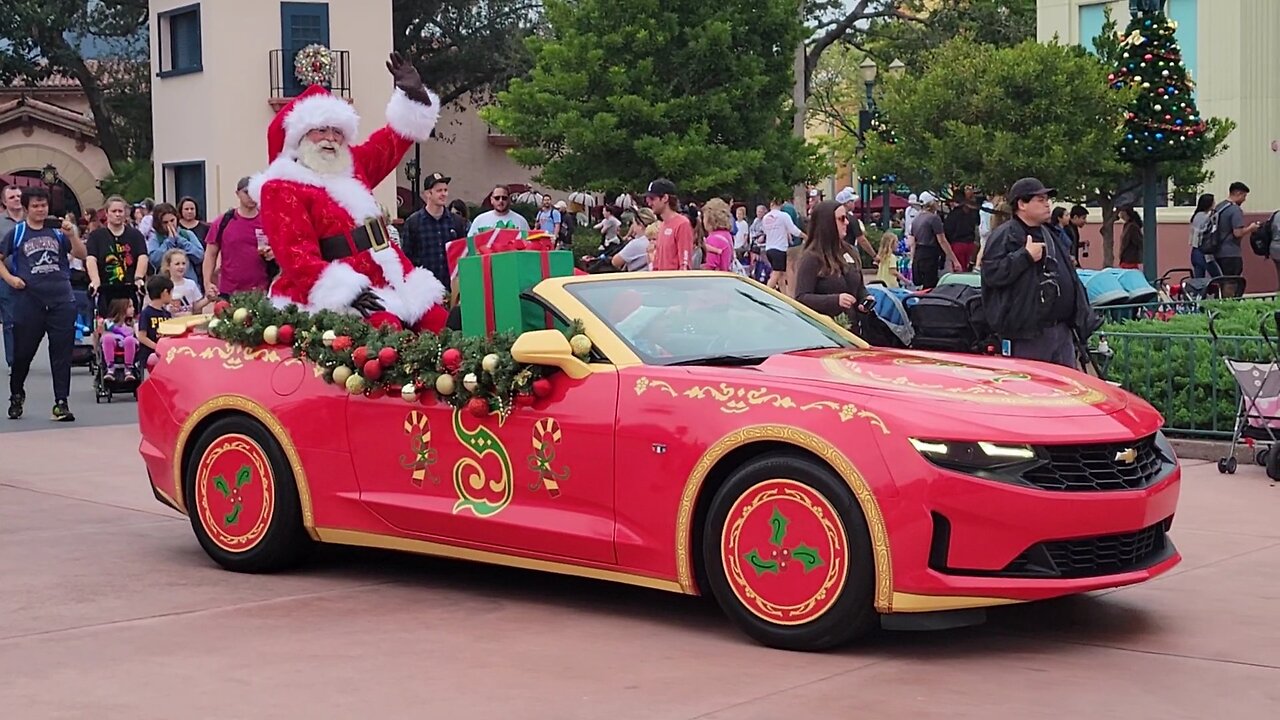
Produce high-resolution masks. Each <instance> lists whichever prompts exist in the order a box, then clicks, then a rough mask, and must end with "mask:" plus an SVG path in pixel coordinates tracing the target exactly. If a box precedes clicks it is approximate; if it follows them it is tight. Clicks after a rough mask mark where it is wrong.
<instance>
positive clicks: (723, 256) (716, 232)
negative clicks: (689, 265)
mask: <svg viewBox="0 0 1280 720" xmlns="http://www.w3.org/2000/svg"><path fill="white" fill-rule="evenodd" d="M731 224H732V223H731V222H730V219H729V204H728V203H726V202H725V201H723V200H721V199H720V198H712V199H711V200H708V201H707V203H706V204H705V205H703V206H702V227H703V228H704V229H705V230H706V239H705V240H703V242H702V246H703V259H702V269H703V270H718V271H720V272H730V271H732V269H733V235H731V234H729V227H730V226H731Z"/></svg>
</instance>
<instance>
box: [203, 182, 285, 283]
mask: <svg viewBox="0 0 1280 720" xmlns="http://www.w3.org/2000/svg"><path fill="white" fill-rule="evenodd" d="M248 188H249V178H247V177H243V178H240V182H238V183H236V198H237V199H238V200H239V201H240V204H239V206H238V207H235V208H232V209H231V210H228V211H226V212H225V213H223V215H222V217H220V218H218V219H217V220H215V221H214V223H213V225H212V226H211V227H210V228H209V234H208V235H207V236H206V237H207V238H208V244H207V245H206V246H205V252H204V292H205V296H206V297H208V298H209V299H210V300H217V299H218V298H219V297H221V298H224V299H225V298H230V297H231V296H232V295H233V294H235V293H238V292H248V291H250V290H261V291H264V292H265V291H266V289H267V285H268V284H269V283H270V281H271V273H270V265H271V264H272V263H273V262H274V261H275V256H274V255H272V254H271V246H270V245H268V244H267V234H266V232H265V231H263V229H262V217H261V216H260V215H259V214H258V203H257V202H255V201H254V199H253V198H252V197H250V195H249V190H248ZM219 259H221V260H222V263H221V266H219V263H218V260H219Z"/></svg>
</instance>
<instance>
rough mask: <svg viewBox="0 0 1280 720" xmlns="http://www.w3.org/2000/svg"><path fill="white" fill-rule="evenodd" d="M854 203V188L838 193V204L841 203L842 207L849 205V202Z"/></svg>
mask: <svg viewBox="0 0 1280 720" xmlns="http://www.w3.org/2000/svg"><path fill="white" fill-rule="evenodd" d="M852 201H853V189H852V188H845V189H843V190H841V191H840V192H838V193H836V202H838V203H840V204H841V205H843V204H845V203H847V202H852Z"/></svg>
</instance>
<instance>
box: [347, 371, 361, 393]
mask: <svg viewBox="0 0 1280 720" xmlns="http://www.w3.org/2000/svg"><path fill="white" fill-rule="evenodd" d="M346 384H347V392H349V393H351V394H352V395H359V394H360V393H362V392H364V378H362V377H360V376H359V375H352V376H351V377H349V378H347V383H346Z"/></svg>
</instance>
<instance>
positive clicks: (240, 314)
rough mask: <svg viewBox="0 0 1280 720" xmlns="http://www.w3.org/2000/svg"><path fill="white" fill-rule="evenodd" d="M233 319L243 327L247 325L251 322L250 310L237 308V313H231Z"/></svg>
mask: <svg viewBox="0 0 1280 720" xmlns="http://www.w3.org/2000/svg"><path fill="white" fill-rule="evenodd" d="M231 319H232V320H235V321H236V322H238V323H240V324H241V325H243V324H245V323H246V322H248V320H249V308H236V311H235V312H233V313H231Z"/></svg>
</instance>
